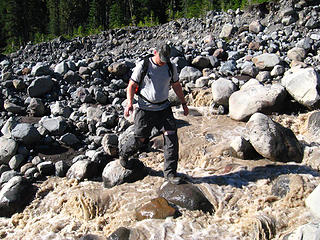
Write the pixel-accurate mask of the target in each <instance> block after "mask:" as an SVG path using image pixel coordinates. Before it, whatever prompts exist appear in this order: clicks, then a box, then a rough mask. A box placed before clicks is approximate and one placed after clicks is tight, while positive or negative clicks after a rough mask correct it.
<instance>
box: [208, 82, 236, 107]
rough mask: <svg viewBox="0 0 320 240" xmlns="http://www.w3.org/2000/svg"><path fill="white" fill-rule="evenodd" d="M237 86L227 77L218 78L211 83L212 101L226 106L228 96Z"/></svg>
mask: <svg viewBox="0 0 320 240" xmlns="http://www.w3.org/2000/svg"><path fill="white" fill-rule="evenodd" d="M237 89H238V87H237V86H236V85H235V84H234V83H233V82H232V81H231V80H229V79H226V78H219V79H218V80H216V81H214V82H213V83H212V85H211V92H212V98H213V102H214V103H217V104H220V105H223V106H225V107H228V105H229V97H230V96H231V94H232V93H234V92H235V91H237Z"/></svg>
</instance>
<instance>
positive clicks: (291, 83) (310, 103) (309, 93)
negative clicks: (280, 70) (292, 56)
mask: <svg viewBox="0 0 320 240" xmlns="http://www.w3.org/2000/svg"><path fill="white" fill-rule="evenodd" d="M281 84H282V85H283V86H284V87H285V88H286V90H287V91H288V93H289V94H290V95H291V96H292V97H293V98H294V99H295V100H296V101H297V102H299V103H300V104H302V105H304V106H306V107H307V108H309V109H315V108H317V107H319V105H320V95H319V92H318V89H319V84H320V78H319V74H318V73H317V72H316V71H315V70H314V69H313V68H303V69H302V68H292V69H290V70H289V71H287V72H286V73H285V74H284V77H283V78H282V80H281Z"/></svg>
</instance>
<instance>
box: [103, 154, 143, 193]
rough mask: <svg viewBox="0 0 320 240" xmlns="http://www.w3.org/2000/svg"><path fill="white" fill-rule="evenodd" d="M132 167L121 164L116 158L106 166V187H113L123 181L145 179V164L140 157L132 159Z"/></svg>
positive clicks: (104, 176) (104, 181) (129, 181)
mask: <svg viewBox="0 0 320 240" xmlns="http://www.w3.org/2000/svg"><path fill="white" fill-rule="evenodd" d="M129 161H131V162H130V165H131V169H126V168H124V167H122V166H121V164H120V161H118V160H115V161H112V162H110V163H108V164H107V166H105V168H104V170H103V173H102V179H103V183H104V187H106V188H112V187H114V186H116V185H120V184H122V183H125V182H127V183H131V182H135V181H138V180H141V179H143V178H144V177H145V176H146V175H147V171H146V168H145V166H144V164H143V163H142V162H141V161H139V160H138V159H130V160H129Z"/></svg>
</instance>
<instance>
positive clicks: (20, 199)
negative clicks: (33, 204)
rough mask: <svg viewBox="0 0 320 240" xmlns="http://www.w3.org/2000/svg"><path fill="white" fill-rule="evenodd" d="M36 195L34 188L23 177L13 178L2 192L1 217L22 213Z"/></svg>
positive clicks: (0, 198)
mask: <svg viewBox="0 0 320 240" xmlns="http://www.w3.org/2000/svg"><path fill="white" fill-rule="evenodd" d="M33 195H34V188H33V186H32V185H31V184H30V183H29V182H28V181H27V180H26V179H25V178H23V177H20V176H15V177H13V178H11V179H10V180H9V181H8V182H7V183H6V184H5V185H4V186H3V188H2V189H1V191H0V216H1V217H10V216H11V215H12V214H14V213H16V212H20V211H22V210H23V209H24V208H25V206H26V205H27V204H29V203H30V200H31V199H32V197H33Z"/></svg>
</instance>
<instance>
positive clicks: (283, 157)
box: [246, 113, 303, 162]
mask: <svg viewBox="0 0 320 240" xmlns="http://www.w3.org/2000/svg"><path fill="white" fill-rule="evenodd" d="M246 128H247V130H248V133H249V138H250V143H251V144H252V146H253V147H254V148H255V150H256V151H257V152H258V153H259V154H261V155H262V156H263V157H265V158H268V159H270V160H272V161H279V162H292V161H293V162H301V161H302V158H303V151H302V146H301V144H300V143H299V141H298V139H297V138H296V136H295V135H294V133H293V132H292V130H291V129H289V128H285V127H283V126H282V125H280V124H279V123H276V122H274V121H273V120H272V119H271V118H269V117H268V116H266V115H264V114H262V113H255V114H253V115H252V116H251V118H250V119H249V121H248V122H247V124H246Z"/></svg>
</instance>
